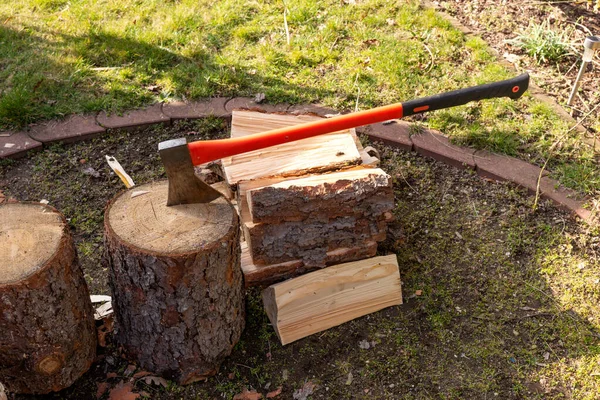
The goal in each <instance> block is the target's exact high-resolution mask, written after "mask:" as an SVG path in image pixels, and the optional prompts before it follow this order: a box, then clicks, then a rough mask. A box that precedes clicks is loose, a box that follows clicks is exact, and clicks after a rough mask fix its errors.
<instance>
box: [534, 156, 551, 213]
mask: <svg viewBox="0 0 600 400" xmlns="http://www.w3.org/2000/svg"><path fill="white" fill-rule="evenodd" d="M550 158H552V156H550V157H548V158H547V159H546V162H545V163H544V165H543V166H542V169H541V170H540V174H539V175H538V179H537V185H536V187H535V201H534V202H533V211H535V210H537V206H538V201H539V200H540V184H541V182H542V175H543V174H544V170H545V169H546V165H548V161H550Z"/></svg>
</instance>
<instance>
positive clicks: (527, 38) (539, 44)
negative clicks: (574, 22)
mask: <svg viewBox="0 0 600 400" xmlns="http://www.w3.org/2000/svg"><path fill="white" fill-rule="evenodd" d="M569 33H570V31H568V30H563V31H560V32H559V31H556V30H555V29H552V28H551V27H550V23H549V22H548V21H547V20H546V21H544V22H542V23H541V24H536V23H533V22H532V23H530V24H529V26H528V27H527V29H526V30H524V31H522V32H521V33H519V35H518V36H517V37H516V38H514V39H511V40H508V41H507V42H508V43H509V44H512V45H513V46H516V47H518V48H520V49H521V50H523V51H525V53H527V54H528V55H529V56H531V57H533V58H534V59H535V60H536V61H537V62H538V64H547V63H553V62H557V61H559V60H560V59H561V58H564V57H566V56H567V55H569V54H573V44H572V43H571V42H570V41H569Z"/></svg>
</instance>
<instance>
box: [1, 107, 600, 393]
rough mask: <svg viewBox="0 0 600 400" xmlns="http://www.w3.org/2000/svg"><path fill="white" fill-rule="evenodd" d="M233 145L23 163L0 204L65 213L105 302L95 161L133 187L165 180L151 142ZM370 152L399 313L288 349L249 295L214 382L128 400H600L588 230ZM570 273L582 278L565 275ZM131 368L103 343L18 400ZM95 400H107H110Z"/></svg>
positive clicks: (103, 184) (515, 193) (423, 166)
mask: <svg viewBox="0 0 600 400" xmlns="http://www.w3.org/2000/svg"><path fill="white" fill-rule="evenodd" d="M227 131H228V126H227V123H226V122H225V121H223V120H219V119H214V120H203V121H198V122H188V123H180V124H176V125H174V126H172V127H153V128H149V129H145V130H142V131H138V132H134V133H127V132H112V133H110V134H109V135H107V136H103V137H101V138H98V139H95V140H93V141H90V142H85V143H78V144H74V145H70V146H64V147H62V146H55V147H51V148H49V149H46V150H44V151H43V152H41V153H38V154H35V155H32V156H31V157H30V158H28V159H26V160H20V161H14V162H4V161H2V163H1V164H0V190H2V191H3V192H4V193H5V194H7V195H10V196H14V197H16V198H17V199H19V200H31V201H39V200H40V199H47V200H49V202H50V204H51V205H53V206H55V207H56V208H58V209H59V210H60V211H62V212H63V213H64V214H65V215H66V217H67V218H68V220H69V222H70V224H71V227H72V229H73V232H74V235H75V238H76V242H77V248H78V251H79V257H80V261H81V264H82V266H83V269H84V271H85V275H86V279H87V282H88V284H89V287H90V292H91V293H93V294H109V293H108V289H107V283H106V282H107V271H106V269H105V268H104V267H103V266H102V264H101V261H100V260H101V254H102V251H103V243H102V219H103V209H104V206H105V204H106V202H107V201H108V200H109V199H110V198H111V197H112V196H114V195H115V194H116V193H118V192H119V191H120V190H122V189H123V186H122V184H121V183H120V181H119V179H118V178H117V177H116V176H115V175H114V174H112V173H111V172H110V170H109V168H108V166H107V165H106V163H105V161H104V155H106V154H109V155H113V156H115V157H116V158H117V159H118V160H119V161H120V162H121V164H122V165H123V166H124V168H125V169H126V170H127V171H128V172H129V173H130V174H131V175H132V177H133V179H134V180H135V181H136V182H137V183H140V184H141V183H145V182H149V181H152V180H155V179H158V178H163V177H164V171H163V169H162V167H161V166H160V161H159V159H158V155H157V152H156V145H157V143H158V142H159V141H161V140H165V139H168V138H173V137H178V136H182V135H189V137H190V138H191V139H200V138H203V139H206V138H216V137H221V136H223V135H224V134H225V133H226V132H227ZM376 147H377V148H378V149H379V150H380V151H381V154H382V160H383V163H382V168H383V169H384V170H385V171H387V172H388V173H389V174H390V175H392V176H393V177H394V191H395V199H396V204H397V206H396V209H395V211H394V213H395V216H396V222H395V223H393V224H392V225H391V226H390V229H389V232H388V239H387V241H386V242H385V243H384V245H383V246H381V247H380V253H381V254H390V253H395V254H397V256H398V260H399V265H400V270H401V276H402V280H403V294H404V298H405V304H404V305H402V306H397V307H391V308H388V309H386V310H383V311H381V312H378V313H374V314H371V315H368V316H365V317H363V318H360V319H357V320H354V321H351V322H349V323H346V324H343V325H341V326H339V327H336V328H333V329H330V330H327V331H325V332H323V333H320V334H315V335H312V336H310V337H307V338H304V339H302V340H299V341H297V342H294V343H292V344H289V345H287V346H285V347H283V346H281V345H280V344H279V342H278V340H277V337H276V335H275V334H274V331H273V329H272V327H271V326H270V324H269V322H268V319H267V317H266V315H265V313H264V311H263V308H262V304H261V301H260V292H259V291H258V290H256V289H252V290H249V291H248V293H247V326H246V329H245V332H244V333H243V335H242V339H241V340H240V342H239V343H238V345H237V346H236V347H235V349H234V351H233V354H232V355H231V357H230V358H229V359H227V361H226V362H225V363H224V364H223V365H222V366H221V369H220V372H219V373H218V374H217V375H216V376H215V377H213V378H210V379H209V380H208V381H207V382H204V383H195V384H192V385H188V386H185V387H182V386H178V385H176V384H174V383H172V382H169V383H168V385H167V386H166V387H163V386H160V385H153V384H152V383H146V382H144V380H143V379H137V380H134V381H133V382H132V383H133V385H134V386H133V388H134V391H135V392H138V393H142V392H143V393H144V395H145V396H147V397H150V398H153V399H223V398H225V399H231V398H232V397H233V396H234V395H235V394H237V393H240V392H242V390H243V389H244V388H248V389H255V390H257V391H258V392H260V393H262V394H264V395H266V394H267V393H268V392H270V391H273V390H276V389H277V388H278V387H281V388H282V392H281V394H280V395H279V396H278V397H276V398H278V399H292V398H293V397H294V393H295V392H296V393H297V391H298V390H300V389H301V388H302V387H303V386H304V385H306V384H307V382H310V383H313V384H315V385H316V386H315V388H314V392H313V394H312V395H311V396H310V397H309V398H313V399H347V398H353V399H362V398H369V399H372V398H374V399H400V398H403V399H423V398H447V399H467V398H468V399H491V398H497V399H524V398H527V399H553V398H570V397H576V398H583V396H584V395H587V396H590V397H588V398H593V397H592V396H593V395H594V393H596V394H597V393H598V389H599V385H598V382H597V380H595V378H593V377H592V378H590V380H588V379H585V380H582V379H579V378H578V376H579V375H577V374H578V371H579V370H580V369H581V368H583V367H582V363H584V365H587V364H585V362H586V361H585V360H587V359H591V360H593V357H594V355H595V354H597V353H598V349H599V348H600V339H599V338H600V336H599V335H598V331H597V327H598V321H599V318H598V317H599V316H600V313H599V312H598V309H597V304H598V298H597V297H598V296H597V295H596V294H594V288H597V283H593V277H594V276H598V272H599V271H600V267H599V265H598V256H599V255H600V240H599V239H598V231H597V230H593V229H591V228H590V227H587V226H585V225H583V224H581V223H580V222H579V221H576V220H574V219H572V218H571V217H570V216H569V215H567V214H565V213H563V212H561V211H559V210H558V209H556V208H555V207H554V206H552V205H551V204H549V203H547V202H543V203H542V204H541V205H540V207H539V208H538V209H537V210H536V211H533V208H532V204H533V199H532V198H531V197H530V196H528V195H527V193H526V192H525V191H524V190H522V189H520V188H517V187H515V186H514V185H511V184H498V183H492V182H488V181H484V180H482V179H480V178H479V177H477V176H476V175H475V174H474V173H473V172H472V171H467V170H459V169H455V168H452V167H449V166H446V165H444V164H441V163H438V162H435V161H432V160H429V159H426V158H423V157H420V156H418V155H416V154H414V153H404V152H400V151H396V150H392V149H390V148H387V147H385V146H382V145H376ZM88 168H93V170H94V171H95V172H96V173H92V171H91V170H89V169H88ZM86 171H87V172H86ZM94 175H96V176H94ZM555 260H561V264H560V265H559V264H555ZM576 260H584V261H585V267H584V268H583V267H582V269H580V270H578V272H572V269H577V268H576V267H574V265H579V264H577V263H578V262H579V261H576ZM582 262H583V261H582ZM563 264H564V268H565V270H562V269H560V268H562V267H560V266H562V265H563ZM573 274H575V275H576V276H577V277H581V279H583V281H581V282H582V283H581V284H580V285H579V286H577V285H575V283H574V282H579V281H576V280H565V279H567V278H568V279H570V277H571V276H572V275H573ZM577 274H579V275H577ZM588 274H591V275H588ZM589 276H591V277H589ZM588 277H589V280H590V282H588ZM584 278H585V279H584ZM577 279H579V278H577ZM578 284H579V283H578ZM594 285H596V286H594ZM572 286H573V287H576V288H577V290H576V291H574V292H573V294H572V302H567V301H566V300H565V299H564V296H563V295H564V293H571V292H570V288H571V287H572ZM596 293H597V290H596ZM588 306H589V307H588ZM365 343H368V346H367V345H365ZM586 357H587V358H586ZM590 362H593V361H590ZM129 365H130V363H129V362H128V361H127V360H126V359H124V358H123V357H122V355H121V353H120V351H119V348H118V347H117V346H116V345H115V344H114V343H113V342H112V339H111V336H110V335H109V336H108V337H107V345H106V347H101V348H100V349H99V356H98V359H97V361H96V362H95V363H94V364H93V366H92V367H91V369H90V371H89V372H88V373H86V374H85V375H84V376H83V377H82V378H81V379H79V380H78V381H77V382H76V383H75V384H74V385H73V386H72V387H71V388H68V389H66V390H64V391H62V392H60V393H56V394H52V395H48V396H37V397H36V396H16V397H15V398H18V399H42V398H48V399H94V398H96V393H97V390H98V387H100V386H101V385H104V384H106V385H107V387H108V390H111V389H113V388H114V387H115V386H116V385H118V384H119V383H120V382H125V383H126V382H129V381H132V380H133V379H132V377H131V376H132V374H133V372H134V371H135V370H136V368H135V366H133V367H130V368H129V369H128V366H129ZM593 368H594V367H593V365H592V364H590V370H593ZM586 376H588V375H586ZM99 398H101V399H106V398H108V391H107V392H106V393H104V394H103V395H101V396H100V397H99Z"/></svg>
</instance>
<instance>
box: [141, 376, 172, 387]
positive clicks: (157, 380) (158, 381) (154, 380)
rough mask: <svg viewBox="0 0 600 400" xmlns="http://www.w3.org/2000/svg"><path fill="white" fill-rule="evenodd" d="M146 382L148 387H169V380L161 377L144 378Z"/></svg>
mask: <svg viewBox="0 0 600 400" xmlns="http://www.w3.org/2000/svg"><path fill="white" fill-rule="evenodd" d="M144 382H146V384H147V385H162V386H163V387H167V385H168V383H167V380H166V379H165V378H161V377H160V376H147V377H145V378H144Z"/></svg>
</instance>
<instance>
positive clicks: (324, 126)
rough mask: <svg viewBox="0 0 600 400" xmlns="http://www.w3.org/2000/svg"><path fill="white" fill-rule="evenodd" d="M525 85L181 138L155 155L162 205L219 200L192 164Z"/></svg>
mask: <svg viewBox="0 0 600 400" xmlns="http://www.w3.org/2000/svg"><path fill="white" fill-rule="evenodd" d="M528 86H529V75H528V74H522V75H519V76H517V77H516V78H512V79H507V80H504V81H499V82H493V83H488V84H485V85H478V86H473V87H469V88H465V89H459V90H454V91H451V92H447V93H442V94H437V95H434V96H429V97H424V98H421V99H416V100H410V101H406V102H403V103H396V104H392V105H388V106H383V107H377V108H373V109H371V110H366V111H359V112H355V113H351V114H346V115H340V116H337V117H333V118H328V119H323V120H321V121H314V122H308V123H305V124H300V125H294V126H288V127H285V128H280V129H273V130H270V131H267V132H262V133H258V134H255V135H249V136H244V137H239V138H231V139H219V140H201V141H197V142H191V143H187V142H186V140H185V138H181V139H172V140H167V141H165V142H161V143H159V145H158V151H159V153H160V157H161V159H162V161H163V164H164V167H165V171H166V173H167V178H168V179H169V193H168V199H167V206H175V205H179V204H195V203H208V202H211V201H212V200H215V199H216V198H218V197H219V196H221V193H220V192H218V191H217V190H215V189H213V188H212V187H211V186H210V185H208V184H206V183H204V182H203V181H202V180H200V178H198V177H197V176H196V175H195V174H194V165H199V164H203V163H206V162H209V161H214V160H218V159H220V158H224V157H230V156H233V155H236V154H240V153H245V152H248V151H253V150H259V149H263V148H265V147H270V146H276V145H278V144H282V143H287V142H293V141H296V140H301V139H306V138H309V137H313V136H317V135H323V134H326V133H331V132H337V131H342V130H346V129H350V128H355V127H358V126H363V125H368V124H373V123H376V122H383V121H388V120H391V119H400V118H402V117H405V116H408V115H413V114H418V113H422V112H425V111H433V110H440V109H443V108H448V107H454V106H459V105H462V104H466V103H469V102H471V101H476V100H482V99H492V98H497V97H510V98H511V99H518V98H519V97H521V96H522V95H523V93H524V92H525V91H526V90H527V88H528Z"/></svg>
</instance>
